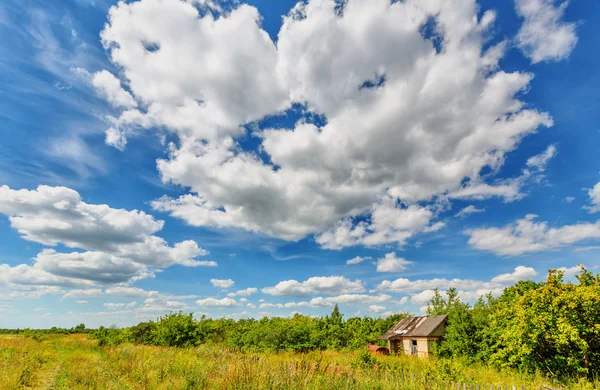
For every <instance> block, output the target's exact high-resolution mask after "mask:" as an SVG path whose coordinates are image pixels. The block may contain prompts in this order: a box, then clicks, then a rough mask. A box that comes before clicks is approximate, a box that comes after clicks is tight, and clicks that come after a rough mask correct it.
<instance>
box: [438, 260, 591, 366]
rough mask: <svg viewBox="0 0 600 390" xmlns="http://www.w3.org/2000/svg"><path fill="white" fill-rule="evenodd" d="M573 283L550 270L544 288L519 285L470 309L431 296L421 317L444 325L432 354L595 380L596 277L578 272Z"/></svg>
mask: <svg viewBox="0 0 600 390" xmlns="http://www.w3.org/2000/svg"><path fill="white" fill-rule="evenodd" d="M577 280H578V283H571V282H568V283H565V282H564V281H563V273H562V272H561V271H558V270H550V272H549V274H548V278H547V280H546V282H542V283H536V282H532V281H520V282H518V283H516V284H515V285H513V286H511V287H509V288H506V289H505V290H504V292H503V293H502V295H501V296H499V297H498V298H493V297H491V296H487V297H486V299H483V298H480V299H479V300H478V301H477V303H476V304H475V305H474V306H470V305H469V304H467V303H464V302H462V301H461V300H460V298H459V297H458V293H457V291H456V290H455V289H452V288H451V289H449V290H448V291H447V292H446V295H447V298H444V297H443V296H442V295H441V293H440V292H439V291H438V290H436V291H435V294H434V296H433V297H432V299H431V301H430V302H429V306H428V310H427V313H428V314H431V315H439V314H447V315H448V320H447V325H446V334H445V336H444V338H443V340H442V342H441V343H440V344H439V345H436V346H435V348H434V350H435V353H437V354H438V355H439V356H442V357H452V358H461V359H466V360H467V361H470V362H473V361H483V362H489V363H491V364H492V365H494V366H496V367H499V368H516V369H520V370H525V371H528V372H536V371H539V372H543V373H545V374H546V375H548V376H551V377H556V378H565V377H574V376H575V377H580V376H587V377H589V378H593V377H596V376H598V375H600V275H594V274H593V273H591V272H589V271H587V270H585V268H583V267H582V268H581V271H580V273H579V275H577Z"/></svg>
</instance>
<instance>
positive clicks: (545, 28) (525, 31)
mask: <svg viewBox="0 0 600 390" xmlns="http://www.w3.org/2000/svg"><path fill="white" fill-rule="evenodd" d="M557 3H559V4H558V5H556V4H557ZM568 3H569V2H568V1H564V2H561V0H516V1H515V5H516V9H517V13H518V14H519V15H520V16H521V17H523V18H525V20H524V21H523V25H522V26H521V29H520V30H519V32H518V33H517V37H516V41H517V46H518V47H519V48H520V49H521V50H522V51H523V54H525V56H527V57H528V58H529V59H530V60H531V62H532V63H534V64H535V63H538V62H541V61H558V60H562V59H564V58H567V57H568V56H569V54H571V51H572V50H573V49H574V48H575V45H576V44H577V34H576V31H575V30H576V25H575V23H567V22H564V21H563V20H562V19H563V15H564V12H565V8H566V7H567V5H568Z"/></svg>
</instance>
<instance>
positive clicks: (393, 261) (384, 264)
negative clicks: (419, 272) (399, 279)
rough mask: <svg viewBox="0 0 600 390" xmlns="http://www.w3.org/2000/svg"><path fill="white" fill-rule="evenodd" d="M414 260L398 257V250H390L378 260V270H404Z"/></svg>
mask: <svg viewBox="0 0 600 390" xmlns="http://www.w3.org/2000/svg"><path fill="white" fill-rule="evenodd" d="M410 264H412V261H408V260H406V259H403V258H402V257H397V256H396V252H390V253H388V254H386V255H385V256H384V257H382V258H381V259H378V260H377V272H402V271H405V270H406V267H407V266H408V265H410Z"/></svg>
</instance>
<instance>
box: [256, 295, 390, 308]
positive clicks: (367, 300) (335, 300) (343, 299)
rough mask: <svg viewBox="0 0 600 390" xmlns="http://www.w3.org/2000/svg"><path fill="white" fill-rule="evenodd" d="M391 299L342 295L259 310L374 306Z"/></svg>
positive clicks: (380, 296)
mask: <svg viewBox="0 0 600 390" xmlns="http://www.w3.org/2000/svg"><path fill="white" fill-rule="evenodd" d="M391 299H392V297H391V296H389V295H387V294H380V295H366V294H342V295H338V296H333V297H315V298H312V299H311V300H310V301H300V302H287V303H285V304H271V303H267V304H266V305H261V308H286V309H294V308H323V307H333V306H334V305H336V304H338V305H348V306H354V305H375V304H377V303H382V302H388V301H390V300H391Z"/></svg>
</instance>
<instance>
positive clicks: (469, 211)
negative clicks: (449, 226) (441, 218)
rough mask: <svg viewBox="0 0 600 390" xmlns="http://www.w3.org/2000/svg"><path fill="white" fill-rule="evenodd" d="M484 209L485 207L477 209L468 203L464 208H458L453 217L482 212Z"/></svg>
mask: <svg viewBox="0 0 600 390" xmlns="http://www.w3.org/2000/svg"><path fill="white" fill-rule="evenodd" d="M484 211H485V209H478V208H477V207H475V206H473V205H469V206H467V207H465V208H464V209H462V210H460V211H459V212H458V213H456V215H455V217H466V216H467V215H471V214H474V213H483V212H484Z"/></svg>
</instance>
